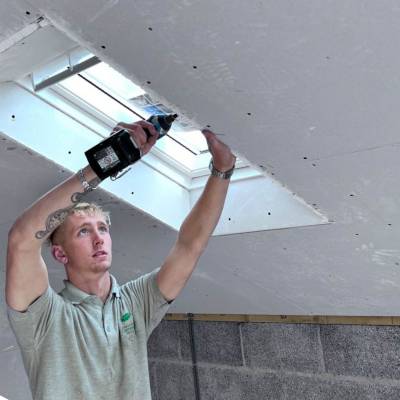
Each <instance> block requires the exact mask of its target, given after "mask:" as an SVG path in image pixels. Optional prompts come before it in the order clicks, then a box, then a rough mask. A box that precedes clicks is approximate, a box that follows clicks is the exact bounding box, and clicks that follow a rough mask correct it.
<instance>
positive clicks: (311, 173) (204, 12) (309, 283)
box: [0, 0, 400, 315]
mask: <svg viewBox="0 0 400 400" xmlns="http://www.w3.org/2000/svg"><path fill="white" fill-rule="evenodd" d="M17 4H19V2H18V1H17ZM21 4H23V5H25V4H24V3H21ZM32 4H34V7H32V10H33V8H35V9H36V10H37V11H32V12H37V13H38V14H39V15H45V16H46V17H48V18H49V19H50V20H51V21H52V22H53V23H54V24H55V25H56V26H57V28H58V29H61V30H62V31H63V32H64V33H66V34H67V35H70V36H71V37H72V38H73V39H74V40H77V41H79V42H80V43H81V44H82V45H84V46H85V47H87V48H89V49H90V50H91V51H92V52H94V53H95V54H97V55H99V56H100V57H101V58H102V59H104V60H106V61H108V62H109V63H110V64H111V65H113V66H114V67H116V68H117V69H119V70H120V71H121V72H123V73H125V74H127V75H128V76H133V77H135V78H136V79H137V81H139V82H142V83H143V85H145V86H146V88H147V89H148V90H150V91H154V93H155V95H157V96H159V97H160V98H164V99H167V101H166V102H169V103H171V104H172V105H173V106H174V108H175V109H177V110H179V111H180V112H181V113H184V114H185V115H187V116H188V117H190V118H192V119H194V120H195V121H197V122H198V123H199V124H200V125H206V124H210V125H211V126H212V127H213V128H214V129H215V130H216V131H218V132H220V133H224V134H225V136H224V138H225V140H226V142H227V143H228V144H229V145H231V146H232V148H234V149H236V150H237V151H239V152H240V153H242V154H243V155H244V156H246V157H247V158H248V159H249V160H251V161H253V162H255V163H256V164H257V165H261V166H263V167H264V168H265V169H266V170H267V171H268V172H269V173H271V174H272V173H273V174H274V176H275V177H276V178H277V179H278V180H280V181H281V182H282V183H284V184H285V185H286V186H287V187H289V188H290V189H291V190H293V191H294V192H296V193H297V194H299V195H300V196H301V197H303V198H304V199H306V201H308V202H309V203H311V204H313V205H314V206H315V207H316V208H318V209H319V210H321V211H322V212H323V213H324V214H325V215H328V216H329V217H330V218H331V220H333V221H335V223H334V224H330V225H326V226H320V227H308V228H296V229H285V230H276V231H267V232H259V233H251V234H245V235H235V236H229V237H220V238H215V239H213V240H212V241H211V242H210V245H209V248H208V249H207V252H206V254H205V255H204V256H203V257H202V259H201V261H200V263H199V267H198V270H197V272H196V273H195V274H194V276H193V278H192V280H191V281H190V283H189V284H188V286H187V288H186V289H185V291H184V293H183V294H182V295H181V297H180V298H179V300H178V301H177V302H176V304H175V305H174V308H173V310H172V311H176V312H189V311H190V312H204V313H213V312H214V313H251V314H256V313H263V314H346V315H395V314H397V310H398V308H399V306H400V296H399V295H398V289H399V287H400V274H399V271H400V270H399V268H400V265H399V264H400V259H399V258H400V250H399V245H398V237H399V228H398V226H399V223H400V220H399V217H398V210H399V208H400V207H399V206H400V200H399V199H400V190H399V189H398V187H399V185H398V181H399V173H398V168H397V165H398V158H399V157H398V156H399V144H400V141H399V139H398V132H397V130H398V128H397V127H398V123H399V117H398V115H399V114H398V111H397V106H398V104H399V103H400V96H399V94H398V92H399V88H398V86H399V80H398V71H399V70H400V68H399V67H400V55H399V54H398V52H397V48H396V41H395V40H393V38H396V37H398V36H399V33H400V26H399V25H398V19H399V17H400V9H399V7H398V4H397V3H396V2H394V1H393V2H385V3H382V2H379V3H377V2H370V3H365V2H361V1H354V2H351V3H348V2H329V3H326V2H324V3H321V2H319V1H316V0H315V1H309V2H300V3H293V2H289V1H284V2H278V3H272V2H259V1H250V2H246V3H243V2H240V1H220V0H218V1H207V2H200V1H164V2H156V1H136V2H126V1H120V2H117V1H99V0H96V1H94V0H92V1H86V2H85V3H84V4H80V7H76V4H74V3H73V2H72V3H66V2H64V1H59V0H56V1H55V0H53V1H51V2H50V1H46V0H37V1H34V2H32ZM20 9H21V10H22V9H23V7H22V6H21V7H20ZM3 15H4V13H3V14H2V17H1V19H3V18H4V17H3ZM0 21H1V20H0ZM21 21H22V22H21V24H22V25H23V23H26V21H25V16H24V15H21ZM1 26H3V25H1ZM7 29H8V28H7ZM0 34H1V35H3V37H5V36H7V35H8V30H5V31H3V30H2V31H1V32H0ZM147 82H151V83H147ZM5 133H7V132H5ZM4 143H8V140H6V141H4ZM6 146H7V145H6V144H4V146H3V147H4V148H3V152H2V155H1V157H2V160H6V161H5V166H6V168H2V169H1V171H2V172H1V174H2V175H0V177H1V182H2V184H3V183H4V184H6V183H7V182H9V179H10V178H9V174H10V171H11V172H12V173H13V174H15V175H16V177H17V179H19V178H18V177H19V176H24V177H25V178H24V179H27V178H26V176H30V177H31V179H30V180H29V182H37V183H38V184H37V186H34V188H35V190H33V187H32V184H33V183H31V185H30V186H29V187H28V189H25V188H19V189H21V192H19V193H20V194H19V196H23V197H21V198H22V199H24V200H25V203H24V204H25V205H28V204H29V203H30V202H32V201H33V200H34V199H35V198H36V197H37V195H39V193H41V192H43V190H41V189H45V188H49V187H50V183H55V182H56V181H58V179H61V176H59V175H58V174H57V173H56V171H55V170H53V171H50V170H49V168H45V167H44V164H42V163H45V162H46V160H43V159H41V158H40V157H35V158H31V159H30V160H31V161H30V162H31V163H32V164H31V165H30V166H29V169H28V168H21V167H20V166H19V164H18V157H11V156H10V157H7V158H5V155H6V154H11V153H12V151H11V150H6V149H7V147H6ZM11 147H13V146H11ZM17 147H18V146H17ZM20 152H21V157H23V156H25V157H27V156H26V155H24V153H23V149H21V150H20ZM36 165H37V168H39V169H41V170H42V171H43V173H42V175H40V178H38V177H37V174H36V173H35V166H36ZM47 170H48V172H47V173H46V172H45V171H47ZM47 185H48V186H47ZM7 196H10V197H7ZM1 202H2V203H7V202H8V203H10V204H9V205H8V207H9V211H8V212H7V214H4V215H2V216H1V222H2V223H3V225H1V226H2V227H5V226H7V224H9V223H10V219H12V218H11V216H12V215H17V213H18V212H19V211H20V208H19V206H18V205H15V206H13V205H12V204H11V194H8V193H5V196H4V197H3V196H2V200H1ZM126 212H128V211H126V210H125V209H124V206H123V205H121V209H119V206H117V205H115V213H114V214H115V218H116V221H117V223H116V224H114V229H115V231H118V229H119V231H120V232H121V233H122V235H118V240H120V243H119V244H118V245H117V247H116V254H117V256H116V262H115V266H116V267H115V271H116V272H115V273H116V275H118V276H119V277H120V278H121V279H122V280H123V279H128V278H129V276H130V273H131V269H130V264H131V263H134V265H135V267H133V268H132V271H134V273H135V274H136V273H140V272H143V271H146V270H150V269H151V268H152V267H155V266H157V265H158V264H159V263H160V262H161V261H162V259H163V257H164V256H165V254H166V252H167V250H168V248H169V247H170V246H171V245H172V243H173V239H174V234H173V233H172V232H171V231H170V230H168V229H167V228H165V227H161V226H159V225H157V224H151V223H150V222H149V220H148V219H147V218H148V217H144V216H140V215H136V216H132V219H131V220H129V221H128V220H126V218H124V217H125V216H126V214H124V213H126ZM129 212H130V211H129ZM153 225H154V226H155V227H153ZM138 227H140V228H143V229H140V230H137V228H138ZM3 231H4V229H3ZM135 232H140V233H141V234H140V235H137V234H135ZM2 234H4V232H3V233H2ZM154 236H155V237H156V238H157V246H152V245H151V242H150V238H153V237H154ZM4 240H5V238H4ZM3 243H4V241H3ZM132 243H134V246H137V251H136V252H135V259H134V260H133V259H132V256H131V255H130V252H129V249H131V248H132ZM117 261H118V262H117ZM49 262H50V261H49ZM56 271H59V270H57V269H56V267H54V268H52V279H54V280H55V281H57V279H55V278H57V277H59V272H56ZM54 284H55V285H56V284H57V283H54Z"/></svg>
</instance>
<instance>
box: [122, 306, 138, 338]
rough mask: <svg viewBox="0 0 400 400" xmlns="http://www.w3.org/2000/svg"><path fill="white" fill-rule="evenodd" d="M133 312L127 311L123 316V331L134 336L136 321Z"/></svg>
mask: <svg viewBox="0 0 400 400" xmlns="http://www.w3.org/2000/svg"><path fill="white" fill-rule="evenodd" d="M131 317H132V314H131V313H129V312H127V313H125V314H123V315H122V316H121V322H122V331H123V332H124V333H125V334H126V335H128V336H131V337H133V336H134V334H135V323H134V321H133V318H131Z"/></svg>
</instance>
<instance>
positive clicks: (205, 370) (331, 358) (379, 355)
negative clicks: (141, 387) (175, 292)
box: [148, 320, 400, 400]
mask: <svg viewBox="0 0 400 400" xmlns="http://www.w3.org/2000/svg"><path fill="white" fill-rule="evenodd" d="M193 325H194V326H193V333H194V341H195V350H196V356H197V364H198V377H199V387H200V398H201V400H211V399H213V400H216V399H221V400H228V399H229V400H239V399H246V400H261V399H262V400H264V399H271V400H291V399H293V400H303V399H304V400H310V399H318V400H328V399H329V400H348V399H349V400H350V399H351V400H369V399H371V400H372V399H373V400H379V399H385V400H398V399H400V327H398V326H362V325H312V324H278V323H235V322H200V321H194V322H193ZM148 348H149V360H150V361H149V362H150V376H151V381H152V391H153V400H167V399H168V400H170V399H174V400H180V399H181V400H183V399H185V400H196V397H195V389H194V383H193V382H194V378H193V367H192V356H191V347H190V336H189V323H188V322H187V321H167V320H164V321H162V322H161V324H160V325H159V326H158V327H157V328H156V330H155V331H154V332H153V334H152V336H151V337H150V340H149V345H148Z"/></svg>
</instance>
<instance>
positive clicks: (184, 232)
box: [178, 176, 229, 251]
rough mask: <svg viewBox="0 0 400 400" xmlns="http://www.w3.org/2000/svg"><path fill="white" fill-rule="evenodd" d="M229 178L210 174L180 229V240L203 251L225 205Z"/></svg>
mask: <svg viewBox="0 0 400 400" xmlns="http://www.w3.org/2000/svg"><path fill="white" fill-rule="evenodd" d="M228 186H229V180H227V179H221V178H216V177H214V176H210V177H209V178H208V181H207V184H206V186H205V188H204V190H203V193H202V195H201V196H200V198H199V199H198V201H197V203H196V204H195V206H194V207H193V209H192V210H191V212H190V213H189V215H188V216H187V217H186V219H185V221H184V222H183V224H182V226H181V229H180V231H179V236H178V241H179V242H180V243H181V244H183V245H184V246H186V247H188V248H193V249H195V250H198V251H202V250H203V249H204V248H205V246H206V245H207V242H208V239H209V238H210V236H211V234H212V232H213V231H214V229H215V227H216V225H217V223H218V221H219V218H220V216H221V213H222V209H223V207H224V203H225V199H226V194H227V191H228Z"/></svg>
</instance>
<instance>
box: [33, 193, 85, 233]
mask: <svg viewBox="0 0 400 400" xmlns="http://www.w3.org/2000/svg"><path fill="white" fill-rule="evenodd" d="M85 194H86V193H85V192H84V193H79V192H77V193H74V194H73V195H72V196H71V201H72V203H73V204H72V206H70V207H67V208H62V209H61V210H57V211H54V212H53V213H52V214H50V215H49V216H48V217H47V220H46V229H45V230H44V231H38V232H36V233H35V237H36V239H43V238H45V237H46V236H47V235H48V234H49V233H51V232H53V231H54V230H55V229H56V228H58V227H59V226H60V225H61V224H62V223H63V222H64V221H65V219H66V218H67V216H68V213H69V211H70V210H71V209H73V208H74V207H75V206H76V205H77V204H78V203H79V202H80V201H81V200H82V198H83V197H84V195H85Z"/></svg>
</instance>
